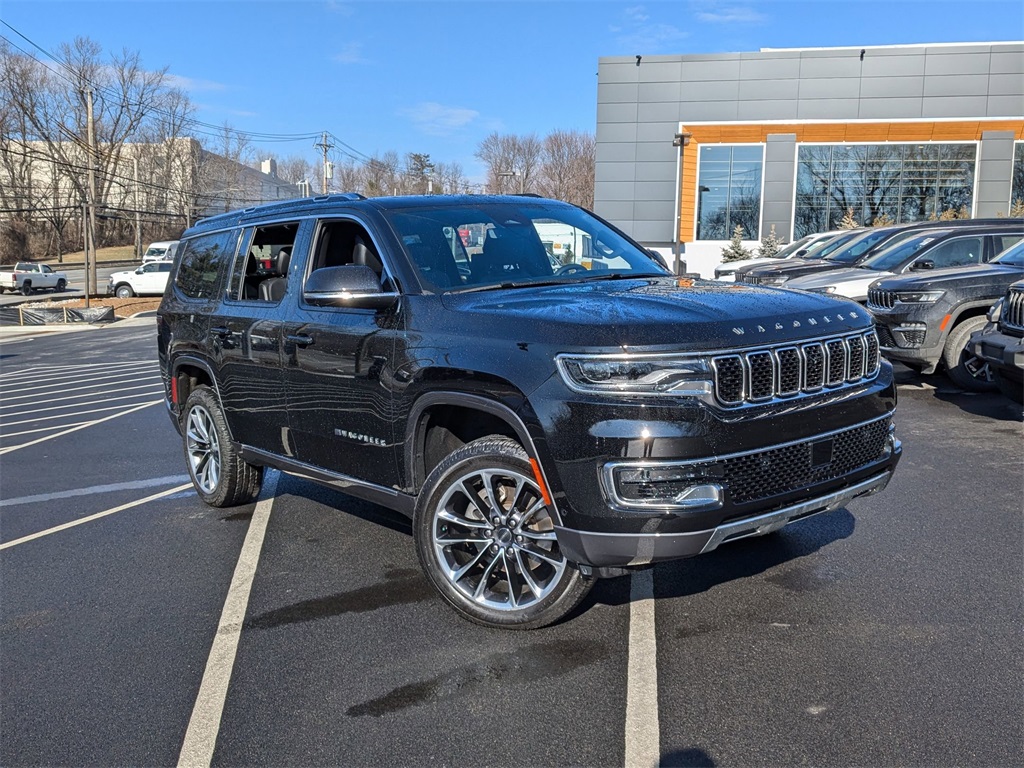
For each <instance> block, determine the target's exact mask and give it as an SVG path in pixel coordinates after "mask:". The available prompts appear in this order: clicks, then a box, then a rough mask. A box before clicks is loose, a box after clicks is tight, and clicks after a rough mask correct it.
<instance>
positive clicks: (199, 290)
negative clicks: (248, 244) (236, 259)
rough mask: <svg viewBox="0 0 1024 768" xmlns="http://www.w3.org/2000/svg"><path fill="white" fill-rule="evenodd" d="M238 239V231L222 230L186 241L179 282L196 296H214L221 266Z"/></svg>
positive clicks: (204, 297)
mask: <svg viewBox="0 0 1024 768" xmlns="http://www.w3.org/2000/svg"><path fill="white" fill-rule="evenodd" d="M237 242H238V232H237V231H234V230H231V231H228V232H218V233H216V234H213V235H202V236H200V237H194V238H192V239H191V240H189V241H188V242H187V243H186V244H185V251H184V252H183V253H182V254H181V266H180V267H179V268H178V277H177V279H176V280H175V284H176V285H177V286H178V289H179V290H180V291H181V292H182V293H184V294H185V295H186V296H188V297H190V298H193V299H209V298H213V297H214V296H215V295H216V292H217V282H218V280H217V278H218V276H219V275H220V272H221V267H222V266H223V265H224V263H225V262H226V261H227V260H229V259H230V258H231V256H232V255H233V254H234V251H235V244H236V243H237Z"/></svg>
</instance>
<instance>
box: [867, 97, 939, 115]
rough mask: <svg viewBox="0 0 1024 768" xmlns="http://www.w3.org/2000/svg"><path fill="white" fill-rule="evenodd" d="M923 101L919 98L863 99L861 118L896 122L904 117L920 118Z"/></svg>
mask: <svg viewBox="0 0 1024 768" xmlns="http://www.w3.org/2000/svg"><path fill="white" fill-rule="evenodd" d="M922 101H923V99H921V98H920V97H917V98H900V99H861V101H860V112H859V115H858V116H859V117H861V118H877V119H888V120H896V119H899V118H903V117H919V116H920V115H921V107H922Z"/></svg>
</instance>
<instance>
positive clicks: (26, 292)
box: [21, 280, 32, 296]
mask: <svg viewBox="0 0 1024 768" xmlns="http://www.w3.org/2000/svg"><path fill="white" fill-rule="evenodd" d="M21 295H22V296H31V295H32V281H31V280H26V281H25V282H24V283H22V284H21Z"/></svg>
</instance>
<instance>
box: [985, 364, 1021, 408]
mask: <svg viewBox="0 0 1024 768" xmlns="http://www.w3.org/2000/svg"><path fill="white" fill-rule="evenodd" d="M992 378H993V379H994V380H995V382H996V387H998V388H999V391H1000V392H1002V393H1003V394H1004V395H1005V396H1006V397H1008V398H1010V399H1011V400H1013V402H1015V403H1018V404H1020V405H1024V383H1022V382H1020V381H1016V380H1015V379H1011V378H1010V377H1009V376H1007V375H1006V374H1004V373H1000V372H999V371H998V370H994V371H992Z"/></svg>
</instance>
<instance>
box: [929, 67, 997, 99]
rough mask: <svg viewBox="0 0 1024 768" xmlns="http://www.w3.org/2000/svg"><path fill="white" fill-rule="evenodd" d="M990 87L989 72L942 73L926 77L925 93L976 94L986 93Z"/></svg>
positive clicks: (932, 94)
mask: <svg viewBox="0 0 1024 768" xmlns="http://www.w3.org/2000/svg"><path fill="white" fill-rule="evenodd" d="M987 88H988V73H987V72H986V73H985V74H983V75H940V76H937V77H926V78H925V79H924V95H925V98H927V97H929V96H974V95H976V94H979V93H985V90H986V89H987Z"/></svg>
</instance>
